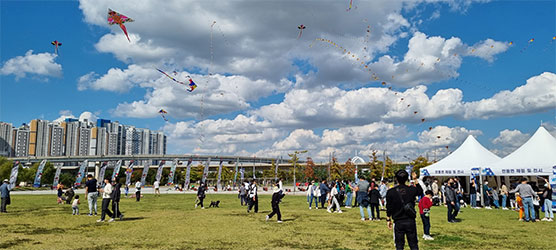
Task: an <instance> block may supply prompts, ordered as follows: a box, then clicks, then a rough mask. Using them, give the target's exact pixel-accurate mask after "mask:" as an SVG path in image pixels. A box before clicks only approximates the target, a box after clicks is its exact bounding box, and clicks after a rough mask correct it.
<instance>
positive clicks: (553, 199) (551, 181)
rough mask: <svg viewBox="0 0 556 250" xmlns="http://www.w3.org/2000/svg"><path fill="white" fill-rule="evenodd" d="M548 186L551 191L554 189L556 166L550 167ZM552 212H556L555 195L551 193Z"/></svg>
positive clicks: (555, 184) (555, 185)
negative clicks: (550, 173) (550, 174)
mask: <svg viewBox="0 0 556 250" xmlns="http://www.w3.org/2000/svg"><path fill="white" fill-rule="evenodd" d="M549 185H550V186H551V187H552V191H554V189H556V166H553V167H552V176H550V183H549ZM552 211H556V193H555V192H552Z"/></svg>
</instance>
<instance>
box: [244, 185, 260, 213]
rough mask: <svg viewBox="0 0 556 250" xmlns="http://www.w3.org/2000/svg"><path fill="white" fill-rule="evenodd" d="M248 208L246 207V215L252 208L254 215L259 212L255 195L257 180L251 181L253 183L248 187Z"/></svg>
mask: <svg viewBox="0 0 556 250" xmlns="http://www.w3.org/2000/svg"><path fill="white" fill-rule="evenodd" d="M248 193H249V198H248V200H249V206H247V213H249V211H251V208H253V206H254V207H255V213H258V212H259V196H258V193H257V180H253V183H251V185H250V186H249V192H248Z"/></svg>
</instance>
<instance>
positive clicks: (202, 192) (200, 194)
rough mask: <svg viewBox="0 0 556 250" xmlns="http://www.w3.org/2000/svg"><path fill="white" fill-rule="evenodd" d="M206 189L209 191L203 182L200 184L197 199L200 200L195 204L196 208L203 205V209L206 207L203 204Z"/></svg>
mask: <svg viewBox="0 0 556 250" xmlns="http://www.w3.org/2000/svg"><path fill="white" fill-rule="evenodd" d="M206 191H207V186H206V185H205V184H204V183H202V182H201V185H199V190H197V199H198V200H199V202H198V203H196V204H195V208H197V206H199V205H201V209H205V205H203V200H204V199H205V192H206Z"/></svg>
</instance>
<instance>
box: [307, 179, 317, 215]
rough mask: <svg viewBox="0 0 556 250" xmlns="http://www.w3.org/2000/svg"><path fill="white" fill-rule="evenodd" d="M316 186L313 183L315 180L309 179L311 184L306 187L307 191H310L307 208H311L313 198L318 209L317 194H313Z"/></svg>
mask: <svg viewBox="0 0 556 250" xmlns="http://www.w3.org/2000/svg"><path fill="white" fill-rule="evenodd" d="M316 188H317V186H316V185H315V181H311V185H309V187H308V188H307V191H308V192H309V193H310V194H309V199H310V200H309V209H312V206H313V200H315V209H319V202H318V200H317V196H316V194H315V190H316Z"/></svg>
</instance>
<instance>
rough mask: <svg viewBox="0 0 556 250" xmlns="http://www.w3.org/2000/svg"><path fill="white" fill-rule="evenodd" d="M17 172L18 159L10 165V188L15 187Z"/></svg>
mask: <svg viewBox="0 0 556 250" xmlns="http://www.w3.org/2000/svg"><path fill="white" fill-rule="evenodd" d="M18 173H19V161H16V162H15V163H14V166H13V167H12V173H11V174H10V189H13V188H14V187H15V183H16V181H17V174H18Z"/></svg>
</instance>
